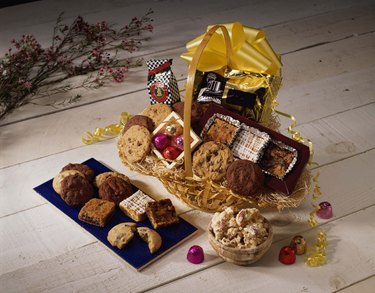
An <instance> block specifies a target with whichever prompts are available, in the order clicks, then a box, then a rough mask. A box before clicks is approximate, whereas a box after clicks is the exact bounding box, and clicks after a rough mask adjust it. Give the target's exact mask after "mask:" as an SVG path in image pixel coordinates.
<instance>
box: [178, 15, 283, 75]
mask: <svg viewBox="0 0 375 293" xmlns="http://www.w3.org/2000/svg"><path fill="white" fill-rule="evenodd" d="M221 25H222V26H225V28H226V29H227V30H228V33H229V36H230V41H231V47H232V53H231V56H230V60H231V63H232V68H231V69H238V70H242V71H251V72H257V73H263V74H271V75H277V76H280V74H281V67H282V64H281V58H280V55H279V54H277V53H275V52H274V50H273V49H272V47H271V46H270V44H269V43H268V41H267V39H266V37H265V33H264V31H262V30H258V29H255V28H251V27H246V26H243V25H242V24H241V23H239V22H233V23H227V24H221ZM213 26H214V25H210V26H208V27H207V31H209V30H210V29H211V28H212V27H213ZM203 38H204V34H203V35H201V36H199V37H197V38H195V39H194V40H192V41H190V42H188V43H187V44H186V49H187V52H186V53H183V54H182V55H181V58H182V59H184V60H186V61H187V62H189V63H190V62H191V61H192V59H193V56H194V54H195V51H196V49H197V48H198V46H199V44H200V43H201V41H202V40H203ZM227 66H228V64H227V58H226V47H225V41H224V37H223V33H222V31H221V30H217V31H216V32H215V34H214V35H213V36H212V37H211V39H210V42H209V43H208V45H207V47H206V48H205V50H204V52H203V54H202V56H201V57H200V60H199V63H198V66H197V69H198V70H200V71H203V72H208V71H218V70H221V69H223V68H226V67H227Z"/></svg>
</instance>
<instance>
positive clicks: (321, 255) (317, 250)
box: [275, 110, 327, 267]
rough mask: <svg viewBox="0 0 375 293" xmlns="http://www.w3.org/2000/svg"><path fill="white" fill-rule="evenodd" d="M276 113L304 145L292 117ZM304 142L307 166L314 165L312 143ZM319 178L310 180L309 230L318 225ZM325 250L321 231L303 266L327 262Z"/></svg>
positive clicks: (324, 237)
mask: <svg viewBox="0 0 375 293" xmlns="http://www.w3.org/2000/svg"><path fill="white" fill-rule="evenodd" d="M275 112H276V113H278V114H280V115H282V116H285V117H288V118H290V119H291V120H292V124H291V125H290V126H289V127H288V132H289V134H290V135H291V137H292V139H294V140H295V141H298V142H300V143H305V139H304V138H303V137H302V136H301V133H300V132H299V131H296V130H294V127H296V125H297V120H296V118H295V117H294V116H293V115H290V114H287V113H284V112H280V111H277V110H275ZM306 141H307V142H308V144H309V149H310V159H309V162H308V164H309V166H311V165H313V164H316V163H315V162H313V160H312V158H313V145H312V142H311V141H310V140H309V139H306ZM319 176H320V172H319V171H318V172H317V173H316V175H315V176H314V177H313V178H312V182H313V191H312V200H313V203H312V206H313V210H312V211H311V212H310V213H309V218H308V219H307V224H308V225H309V227H310V228H314V227H316V226H317V225H318V221H317V220H316V212H317V211H318V210H319V206H318V205H316V204H314V202H315V201H316V200H317V199H318V198H319V197H320V195H321V194H322V193H321V191H320V186H319V183H318V178H319ZM326 248H327V234H326V233H325V231H324V230H321V231H319V232H318V234H317V236H316V243H315V244H313V245H311V246H310V247H309V249H308V252H307V254H306V257H305V264H306V265H308V266H310V267H316V266H321V265H324V264H325V263H326V262H327V254H326Z"/></svg>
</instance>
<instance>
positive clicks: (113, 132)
mask: <svg viewBox="0 0 375 293" xmlns="http://www.w3.org/2000/svg"><path fill="white" fill-rule="evenodd" d="M131 117H132V115H131V114H129V113H127V112H122V113H121V114H120V122H119V123H118V124H109V125H107V126H105V127H96V128H95V131H94V132H93V133H92V132H89V131H87V132H86V133H85V134H84V135H83V136H82V142H83V143H84V144H93V143H95V142H98V141H102V140H105V139H110V138H113V137H114V136H117V135H119V134H120V132H121V131H122V129H123V128H124V126H125V124H126V122H127V121H128V120H129V119H130V118H131Z"/></svg>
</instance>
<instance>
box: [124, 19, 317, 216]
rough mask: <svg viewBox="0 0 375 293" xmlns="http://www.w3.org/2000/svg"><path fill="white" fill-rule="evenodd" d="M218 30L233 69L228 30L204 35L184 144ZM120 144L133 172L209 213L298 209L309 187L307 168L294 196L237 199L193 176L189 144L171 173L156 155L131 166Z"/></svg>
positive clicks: (193, 68) (192, 70)
mask: <svg viewBox="0 0 375 293" xmlns="http://www.w3.org/2000/svg"><path fill="white" fill-rule="evenodd" d="M219 29H220V30H221V31H222V36H223V37H224V40H225V48H226V52H227V54H226V59H227V61H226V62H227V67H229V68H230V67H231V60H230V56H231V41H230V36H229V34H228V31H227V29H226V27H225V26H223V25H215V26H213V27H212V28H211V29H209V30H208V32H207V33H206V34H205V35H204V37H203V39H202V41H201V42H200V44H199V46H198V47H197V49H196V51H195V53H194V55H193V57H192V60H191V63H190V65H189V69H188V76H187V82H186V94H185V100H184V102H185V103H184V121H183V123H184V127H183V135H184V141H189V139H190V129H191V126H190V124H191V115H190V114H191V107H192V100H193V87H194V80H195V75H196V72H197V66H198V63H199V60H200V58H201V56H202V54H203V52H204V49H205V47H206V46H207V44H208V42H209V41H210V39H211V37H212V36H213V35H214V33H215V32H216V31H217V30H219ZM275 86H276V90H278V87H279V86H280V83H279V84H276V85H270V88H274V87H275ZM274 94H275V93H274ZM269 109H271V112H273V113H268V114H267V115H269V116H270V117H271V119H270V122H268V125H267V126H269V127H271V128H274V130H277V123H274V121H275V119H277V118H275V116H276V114H275V113H274V111H273V108H272V107H269ZM275 128H276V129H275ZM120 141H121V140H119V143H118V153H119V156H120V158H121V160H122V162H123V164H124V165H125V166H127V167H128V168H129V169H131V170H133V171H137V172H139V173H142V174H145V175H150V176H154V177H157V178H158V179H159V180H160V181H161V182H162V183H163V185H164V187H165V188H166V189H167V190H168V191H169V192H170V193H171V194H173V195H175V196H176V197H177V198H179V199H180V200H182V201H183V202H185V203H186V204H187V205H189V206H191V207H193V208H194V209H199V210H202V211H206V212H216V211H221V210H223V209H224V208H225V207H227V206H237V207H240V206H243V205H244V204H246V203H250V204H254V205H257V206H259V207H273V208H278V209H283V208H289V207H297V206H298V205H299V204H300V202H301V201H302V200H303V199H304V197H305V195H306V194H307V192H308V189H309V186H310V172H309V170H308V169H307V168H305V169H304V171H303V172H302V175H301V176H300V177H299V180H298V182H297V184H296V187H295V188H294V191H293V193H292V194H289V195H287V194H285V193H282V192H278V191H275V190H272V189H265V190H264V191H263V192H262V193H259V194H256V195H254V196H252V197H245V196H241V195H238V194H236V193H234V192H233V191H232V190H230V189H229V188H227V187H226V182H225V181H223V182H213V181H212V180H208V179H205V178H198V177H197V176H196V175H194V174H193V172H192V153H191V146H190V144H184V158H183V159H182V160H180V161H178V162H177V164H175V166H174V167H173V168H172V169H168V168H166V166H165V164H164V163H163V161H162V159H160V158H159V157H157V156H156V155H155V154H153V153H151V154H149V155H148V156H147V157H146V158H145V159H143V160H142V161H140V162H136V163H130V162H128V161H127V160H126V158H125V156H124V154H123V153H122V147H121V143H120Z"/></svg>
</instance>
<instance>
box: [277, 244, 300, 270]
mask: <svg viewBox="0 0 375 293" xmlns="http://www.w3.org/2000/svg"><path fill="white" fill-rule="evenodd" d="M279 261H280V262H281V263H283V264H284V265H291V264H294V263H295V262H296V251H295V250H294V249H293V247H291V246H284V247H282V248H281V249H280V253H279Z"/></svg>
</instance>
